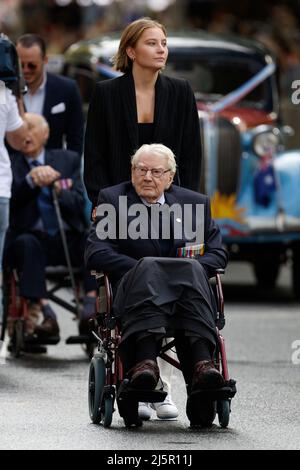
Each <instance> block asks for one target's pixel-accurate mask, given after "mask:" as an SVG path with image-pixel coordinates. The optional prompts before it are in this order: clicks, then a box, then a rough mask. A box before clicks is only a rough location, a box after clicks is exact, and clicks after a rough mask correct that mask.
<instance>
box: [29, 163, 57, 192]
mask: <svg viewBox="0 0 300 470" xmlns="http://www.w3.org/2000/svg"><path fill="white" fill-rule="evenodd" d="M29 176H30V177H31V178H32V181H33V183H34V185H35V186H39V187H40V188H43V187H45V186H49V185H50V184H52V183H53V182H54V181H55V180H57V179H58V178H60V173H59V172H58V171H56V170H54V169H53V168H52V167H51V166H49V165H45V166H39V167H37V168H33V169H32V170H31V171H30V173H29Z"/></svg>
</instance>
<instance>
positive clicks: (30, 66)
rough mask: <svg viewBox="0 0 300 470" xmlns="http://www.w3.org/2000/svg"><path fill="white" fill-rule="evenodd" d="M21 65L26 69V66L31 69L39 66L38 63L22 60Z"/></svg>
mask: <svg viewBox="0 0 300 470" xmlns="http://www.w3.org/2000/svg"><path fill="white" fill-rule="evenodd" d="M21 66H22V69H25V67H26V66H27V68H28V69H29V70H35V69H36V68H37V64H33V63H32V62H28V63H26V62H22V63H21Z"/></svg>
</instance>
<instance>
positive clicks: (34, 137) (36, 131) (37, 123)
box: [21, 113, 49, 157]
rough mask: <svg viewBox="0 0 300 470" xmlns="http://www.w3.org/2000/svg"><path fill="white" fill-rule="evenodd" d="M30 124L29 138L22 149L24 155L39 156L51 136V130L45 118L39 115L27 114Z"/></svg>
mask: <svg viewBox="0 0 300 470" xmlns="http://www.w3.org/2000/svg"><path fill="white" fill-rule="evenodd" d="M25 118H26V121H27V123H28V133H27V137H26V139H25V141H24V143H23V146H22V148H21V152H22V153H23V154H24V155H28V156H29V157H30V156H37V154H38V153H40V152H41V150H42V148H43V146H44V145H45V142H46V141H47V139H48V136H49V128H48V126H47V125H46V124H45V121H44V120H43V118H42V117H41V116H39V115H37V114H30V113H27V114H26V117H25Z"/></svg>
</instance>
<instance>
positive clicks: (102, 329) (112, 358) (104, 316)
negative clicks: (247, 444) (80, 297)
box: [89, 269, 236, 428]
mask: <svg viewBox="0 0 300 470" xmlns="http://www.w3.org/2000/svg"><path fill="white" fill-rule="evenodd" d="M92 274H93V275H94V276H95V277H96V279H97V282H98V287H99V297H98V304H97V312H98V314H97V316H96V322H93V321H92V323H93V330H94V331H93V335H94V336H95V338H96V340H97V342H98V348H97V352H96V354H95V355H94V357H93V359H92V361H91V365H90V373H89V413H90V418H91V421H92V422H93V423H94V424H100V423H101V424H103V426H104V427H109V426H110V425H111V423H112V416H113V411H114V402H115V399H116V395H117V397H118V401H119V404H120V402H121V401H122V399H123V398H125V397H127V398H128V397H129V396H130V398H131V399H132V400H135V401H139V402H149V403H155V402H161V401H163V400H164V399H165V397H166V395H167V394H166V392H163V391H160V390H154V391H135V390H133V389H131V390H130V386H129V380H128V379H124V376H123V368H122V363H121V360H120V357H119V355H118V347H119V344H120V341H121V333H120V330H119V327H118V324H117V322H116V320H115V319H114V318H113V317H112V316H111V308H112V303H113V294H112V287H111V285H110V282H109V279H108V277H107V276H106V275H105V274H100V273H96V272H93V273H92ZM221 274H224V270H222V269H219V270H217V271H216V274H215V280H216V284H215V291H216V300H217V306H218V317H217V326H216V329H217V336H218V344H217V351H216V356H215V366H216V368H217V369H218V370H220V371H221V373H222V375H223V378H224V380H225V386H224V387H223V388H222V389H220V390H216V391H213V392H209V393H210V398H211V399H212V400H213V401H215V404H216V413H217V414H218V419H219V424H220V426H221V427H222V428H226V427H227V426H228V424H229V418H230V412H231V400H232V398H233V397H234V395H235V393H236V387H235V383H236V382H235V381H234V380H232V379H230V376H229V372H228V365H227V357H226V351H225V340H224V337H223V336H222V335H221V334H220V329H222V328H223V327H224V325H225V316H224V297H223V289H222V283H221ZM173 346H174V340H173V341H171V342H169V343H167V344H166V345H165V346H163V347H162V348H161V351H160V355H159V357H161V358H162V359H163V360H165V361H167V362H168V363H169V364H171V365H172V366H174V367H176V368H177V369H179V370H181V368H180V363H179V362H178V361H177V360H175V359H173V358H171V357H170V356H169V355H168V354H167V351H168V350H170V349H171V348H172V347H173ZM207 393H208V392H207V391H203V397H205V396H206V397H207ZM119 406H120V405H119ZM124 421H125V425H127V424H126V420H125V419H124Z"/></svg>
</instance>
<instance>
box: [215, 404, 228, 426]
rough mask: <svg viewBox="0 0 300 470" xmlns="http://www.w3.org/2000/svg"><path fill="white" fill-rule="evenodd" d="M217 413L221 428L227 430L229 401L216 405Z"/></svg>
mask: <svg viewBox="0 0 300 470" xmlns="http://www.w3.org/2000/svg"><path fill="white" fill-rule="evenodd" d="M217 413H218V418H219V424H220V426H221V428H227V426H228V424H229V418H230V401H229V400H220V401H218V403H217Z"/></svg>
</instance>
